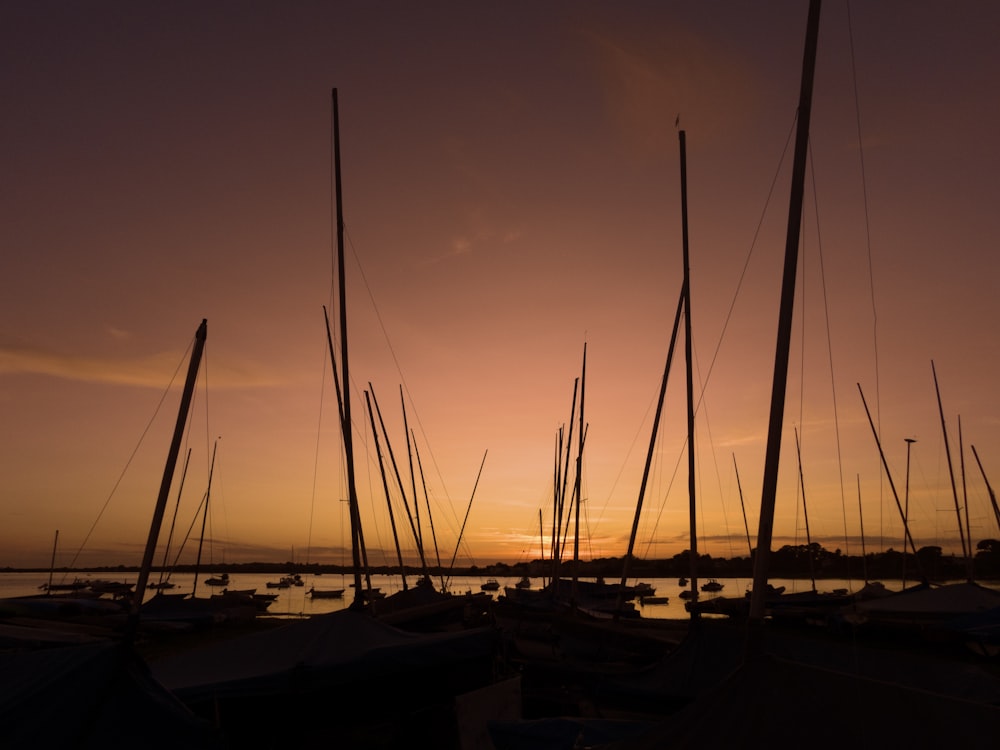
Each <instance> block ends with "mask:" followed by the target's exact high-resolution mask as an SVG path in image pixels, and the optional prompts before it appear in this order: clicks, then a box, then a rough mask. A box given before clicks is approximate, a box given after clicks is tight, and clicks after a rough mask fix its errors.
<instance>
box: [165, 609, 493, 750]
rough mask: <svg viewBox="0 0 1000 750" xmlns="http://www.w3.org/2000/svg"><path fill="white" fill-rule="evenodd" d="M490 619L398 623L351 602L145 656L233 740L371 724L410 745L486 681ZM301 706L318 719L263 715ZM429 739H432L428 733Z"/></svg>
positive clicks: (316, 738)
mask: <svg viewBox="0 0 1000 750" xmlns="http://www.w3.org/2000/svg"><path fill="white" fill-rule="evenodd" d="M497 643H498V635H497V633H496V631H495V630H494V629H493V628H478V629H473V630H460V631H455V632H440V633H418V632H411V631H403V630H400V629H398V628H395V627H393V626H391V625H388V624H386V623H384V622H381V621H380V620H379V619H377V618H375V617H373V616H372V615H371V614H370V613H367V612H364V611H354V610H350V609H346V610H339V611H337V612H331V613H329V614H324V615H316V616H314V617H312V618H309V619H308V620H300V621H297V622H293V623H290V624H288V625H283V626H281V627H277V628H273V629H270V630H266V631H261V632H256V633H253V634H250V635H246V636H241V637H238V638H233V639H231V640H226V641H218V642H214V643H212V644H209V645H206V646H203V647H197V648H192V649H191V650H189V651H185V652H181V653H176V654H172V655H167V656H164V657H163V658H162V659H160V660H158V661H156V662H153V664H152V665H151V666H152V669H153V672H154V674H155V675H156V677H157V678H158V679H159V680H161V681H162V682H163V684H164V685H166V686H168V687H169V688H170V689H171V690H172V691H173V692H174V694H175V695H176V696H177V697H178V698H179V699H180V700H182V701H183V702H184V703H185V704H187V705H188V706H189V707H190V708H191V709H192V710H193V711H194V712H195V713H196V714H198V715H200V716H204V717H206V718H210V717H211V718H212V719H213V721H216V722H218V726H219V727H220V729H221V730H222V732H223V734H224V735H225V738H226V741H227V742H229V743H231V744H232V745H233V746H244V745H245V744H246V743H251V744H253V745H255V746H264V747H293V746H294V747H309V746H313V745H314V744H317V743H322V742H324V741H328V740H329V734H328V732H329V727H330V726H331V723H333V724H335V725H336V726H337V728H338V734H339V736H341V737H342V738H343V740H344V742H345V744H346V745H351V744H352V743H354V742H357V743H362V744H363V740H361V739H359V738H360V737H362V736H367V735H369V734H371V733H377V734H378V735H379V736H381V737H383V738H384V737H391V738H393V740H392V742H403V741H406V742H408V743H411V744H412V746H414V747H417V746H419V745H420V743H421V742H423V741H426V742H431V741H434V742H436V743H437V744H438V746H444V745H446V744H448V743H442V741H441V738H442V737H445V736H448V733H451V735H452V736H454V735H455V734H456V733H457V723H456V721H455V715H454V702H455V697H456V696H458V695H461V694H464V693H466V692H468V691H470V690H474V689H477V688H481V687H483V686H485V685H489V684H490V683H492V682H493V680H494V678H495V673H496V668H497V654H498V649H497ZM271 715H277V716H288V715H303V716H316V717H320V716H321V717H323V718H322V720H321V721H313V720H310V721H303V722H293V723H288V722H261V721H260V718H261V717H262V716H271ZM435 738H437V739H435Z"/></svg>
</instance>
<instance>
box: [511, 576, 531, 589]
mask: <svg viewBox="0 0 1000 750" xmlns="http://www.w3.org/2000/svg"><path fill="white" fill-rule="evenodd" d="M514 588H518V589H530V588H531V579H530V578H528V576H522V577H521V580H520V581H518V582H517V583H515V584H514Z"/></svg>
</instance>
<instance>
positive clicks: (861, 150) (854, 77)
mask: <svg viewBox="0 0 1000 750" xmlns="http://www.w3.org/2000/svg"><path fill="white" fill-rule="evenodd" d="M846 5H847V37H848V45H849V50H850V61H851V83H852V89H853V92H854V114H855V124H856V126H857V134H858V166H859V168H860V170H861V195H862V201H863V208H864V219H865V249H866V251H867V257H868V289H869V294H870V297H871V306H872V350H873V355H874V364H875V422H876V425H877V430H878V432H879V434H881V433H882V416H881V414H882V410H881V407H880V404H881V396H880V388H881V386H880V378H879V360H878V348H879V347H878V308H877V307H876V305H875V271H874V269H873V265H872V239H871V216H870V212H869V203H868V178H867V176H866V173H865V147H864V140H863V138H862V128H861V97H860V95H859V93H858V74H857V60H856V56H855V52H854V25H853V23H852V21H851V3H850V1H848V2H847V4H846ZM879 478H880V482H879V492H880V498H879V530H880V535H881V532H882V506H883V505H884V502H883V501H884V494H885V479H884V477H883V475H882V471H881V469H880V470H879ZM881 541H883V540H880V542H881ZM884 548H885V547H884V545H882V549H884Z"/></svg>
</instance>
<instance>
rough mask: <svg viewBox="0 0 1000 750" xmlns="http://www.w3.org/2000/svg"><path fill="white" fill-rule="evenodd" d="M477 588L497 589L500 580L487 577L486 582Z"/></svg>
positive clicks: (498, 588)
mask: <svg viewBox="0 0 1000 750" xmlns="http://www.w3.org/2000/svg"><path fill="white" fill-rule="evenodd" d="M479 588H481V589H482V590H483V591H499V590H500V581H498V580H497V579H496V578H488V579H487V580H486V583H484V584H483V585H482V586H480V587H479Z"/></svg>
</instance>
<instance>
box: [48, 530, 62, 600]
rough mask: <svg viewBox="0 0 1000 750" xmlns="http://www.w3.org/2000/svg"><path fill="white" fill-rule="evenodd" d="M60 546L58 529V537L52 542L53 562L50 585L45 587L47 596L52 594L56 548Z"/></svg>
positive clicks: (51, 563)
mask: <svg viewBox="0 0 1000 750" xmlns="http://www.w3.org/2000/svg"><path fill="white" fill-rule="evenodd" d="M58 546H59V529H56V536H55V538H54V539H53V540H52V562H50V563H49V584H48V586H46V587H45V593H46V595H49V596H51V594H52V574H53V572H55V569H56V548H57V547H58Z"/></svg>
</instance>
